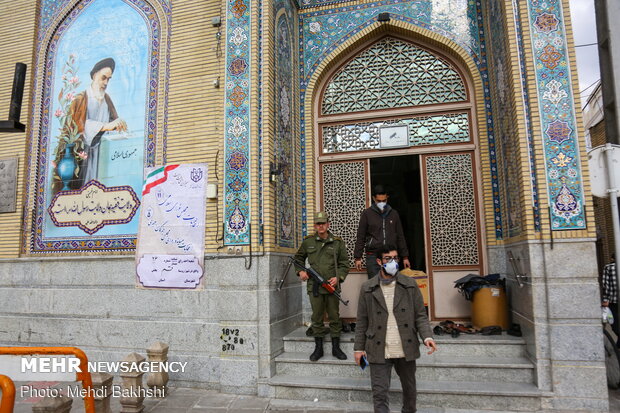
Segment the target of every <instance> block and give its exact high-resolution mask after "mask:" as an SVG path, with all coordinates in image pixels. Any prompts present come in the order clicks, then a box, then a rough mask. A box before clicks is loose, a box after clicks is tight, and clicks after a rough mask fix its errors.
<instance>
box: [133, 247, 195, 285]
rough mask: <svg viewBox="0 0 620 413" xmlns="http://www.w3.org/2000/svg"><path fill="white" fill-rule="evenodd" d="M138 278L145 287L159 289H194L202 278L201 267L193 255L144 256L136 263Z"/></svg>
mask: <svg viewBox="0 0 620 413" xmlns="http://www.w3.org/2000/svg"><path fill="white" fill-rule="evenodd" d="M138 277H139V279H140V282H141V283H142V284H143V285H145V286H157V287H160V288H180V287H179V283H181V282H182V283H183V288H196V287H197V286H198V285H199V284H200V279H201V278H202V267H201V265H200V261H199V260H198V257H194V256H193V255H155V254H144V255H143V256H142V258H140V261H139V262H138Z"/></svg>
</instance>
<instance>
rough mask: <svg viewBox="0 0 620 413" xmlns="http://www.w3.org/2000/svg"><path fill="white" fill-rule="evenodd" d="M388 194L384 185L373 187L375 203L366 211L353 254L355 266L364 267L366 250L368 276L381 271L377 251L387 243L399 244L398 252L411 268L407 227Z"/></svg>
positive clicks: (362, 216)
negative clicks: (388, 202)
mask: <svg viewBox="0 0 620 413" xmlns="http://www.w3.org/2000/svg"><path fill="white" fill-rule="evenodd" d="M388 198H389V196H388V193H387V191H386V190H385V188H384V187H383V185H376V186H375V187H374V188H373V189H372V201H373V203H372V205H371V206H370V208H366V209H365V210H364V211H362V215H361V216H360V222H359V225H358V227H357V240H356V241H355V249H354V251H353V256H354V257H355V268H356V269H357V270H361V269H362V254H363V253H364V249H365V250H366V272H367V273H368V278H369V279H370V278H372V277H374V276H375V275H377V274H378V273H379V265H378V264H377V251H378V250H379V249H381V248H383V247H384V246H385V245H388V244H390V245H395V246H396V248H397V250H398V255H399V256H400V257H402V262H403V266H404V268H409V267H410V266H411V265H410V264H409V250H408V249H407V242H406V241H405V234H404V233H403V226H402V224H401V221H400V216H399V215H398V212H397V211H396V210H395V209H393V208H392V207H390V206H389V205H388V204H387V201H388Z"/></svg>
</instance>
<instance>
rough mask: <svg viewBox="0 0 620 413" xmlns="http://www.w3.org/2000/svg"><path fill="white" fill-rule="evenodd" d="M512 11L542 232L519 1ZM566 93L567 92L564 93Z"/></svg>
mask: <svg viewBox="0 0 620 413" xmlns="http://www.w3.org/2000/svg"><path fill="white" fill-rule="evenodd" d="M512 10H513V14H514V16H513V17H514V22H515V29H516V36H517V47H518V48H519V54H518V56H519V68H520V74H521V93H522V95H523V111H524V113H525V130H526V132H527V147H528V154H529V167H530V183H531V185H532V210H533V213H534V230H535V231H540V229H541V227H540V205H539V201H538V178H537V174H536V160H535V158H534V139H533V133H532V119H531V114H530V96H529V92H528V82H527V69H526V67H525V55H524V53H525V49H524V47H523V32H522V28H521V12H520V10H519V5H518V3H517V0H512ZM564 93H566V92H564Z"/></svg>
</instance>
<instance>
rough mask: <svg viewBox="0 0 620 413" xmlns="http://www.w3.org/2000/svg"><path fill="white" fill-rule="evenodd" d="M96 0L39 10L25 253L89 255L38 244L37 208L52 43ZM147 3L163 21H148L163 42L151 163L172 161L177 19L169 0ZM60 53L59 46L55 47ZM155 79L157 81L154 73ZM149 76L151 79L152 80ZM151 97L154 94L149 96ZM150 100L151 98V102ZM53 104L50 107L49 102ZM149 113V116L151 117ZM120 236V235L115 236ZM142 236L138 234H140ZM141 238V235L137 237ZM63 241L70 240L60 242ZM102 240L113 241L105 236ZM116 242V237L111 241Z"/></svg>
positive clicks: (128, 248) (70, 0) (129, 249)
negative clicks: (168, 151)
mask: <svg viewBox="0 0 620 413" xmlns="http://www.w3.org/2000/svg"><path fill="white" fill-rule="evenodd" d="M93 1H95V0H64V1H61V2H60V3H64V4H61V5H59V6H57V8H56V9H55V10H53V11H52V16H53V17H51V18H49V16H46V15H45V14H44V12H43V7H44V6H45V4H44V3H45V1H44V0H39V1H38V2H37V3H38V6H37V7H38V13H37V19H36V24H35V37H34V47H33V64H32V72H31V73H32V74H31V79H32V80H31V82H30V85H29V88H30V89H29V93H30V108H29V109H30V111H29V113H28V125H27V128H26V151H27V156H26V161H25V165H26V167H25V172H24V173H25V185H24V192H23V208H24V212H23V214H22V216H23V225H24V230H23V231H22V235H21V242H20V244H21V246H20V255H21V256H39V255H41V254H46V255H47V254H50V253H53V254H54V255H58V256H63V255H72V256H74V255H83V253H84V252H85V251H84V250H82V249H80V248H78V249H76V248H70V249H66V250H65V249H58V250H45V251H43V250H35V249H33V244H34V242H35V237H36V236H37V233H36V229H37V222H36V221H37V216H38V215H37V214H38V213H37V212H36V209H37V208H40V207H41V206H40V205H39V204H38V203H37V196H38V190H39V187H40V185H41V179H42V171H41V169H40V165H39V163H40V157H41V156H42V153H41V148H40V144H41V139H42V135H41V133H42V131H43V130H44V129H45V125H44V124H43V123H44V122H45V117H46V116H48V112H46V110H45V109H46V89H47V88H48V86H47V85H46V82H48V81H50V79H47V77H46V75H47V72H48V71H49V68H48V66H49V64H50V62H49V59H48V58H49V55H50V48H51V47H52V46H55V45H56V44H57V43H58V40H59V37H60V33H59V32H58V30H59V29H60V28H61V27H62V25H63V24H64V23H65V22H66V21H67V19H73V20H74V19H76V18H77V17H78V15H79V14H81V12H82V11H83V9H84V8H85V7H88V5H90V4H91V3H92V2H93ZM122 1H123V2H125V3H129V1H127V0H122ZM137 3H144V4H147V5H148V6H149V7H150V8H151V10H152V11H153V15H154V16H153V19H154V20H156V21H157V23H158V28H157V29H154V28H152V27H150V25H149V21H148V20H145V24H146V27H147V28H148V32H149V42H151V43H153V36H154V30H156V33H157V37H158V40H157V45H158V53H157V57H156V58H152V59H155V60H156V61H157V63H158V66H157V70H158V73H157V76H156V79H155V80H156V82H157V88H156V89H155V91H154V93H153V94H152V96H153V97H152V99H153V100H157V109H156V110H155V111H154V112H153V114H152V119H149V120H148V123H153V124H154V125H155V128H154V133H153V137H152V139H151V141H150V142H147V139H148V138H145V160H146V158H147V157H148V161H147V163H148V164H149V165H151V164H152V165H156V164H163V163H165V162H166V136H167V123H168V118H167V117H168V115H167V112H168V81H167V79H169V78H170V50H171V35H172V32H171V30H172V24H171V23H172V22H171V9H170V1H169V0H136V1H135V2H134V6H132V7H134V8H139V6H140V5H139V4H137ZM136 12H137V13H141V17H142V18H143V19H144V16H146V15H147V12H146V11H145V10H144V9H143V8H142V11H138V10H136ZM52 52H54V53H55V50H52ZM149 80H150V81H152V80H153V79H151V78H150V77H149ZM150 81H149V83H150ZM147 98H148V97H147ZM149 106H150V104H149ZM48 110H49V108H48ZM148 116H149V115H148V113H147V117H148ZM149 145H152V147H153V149H152V155H151V156H149V151H148V146H149ZM111 238H114V236H111ZM136 238H137V234H136ZM134 239H135V238H134ZM127 240H128V243H127V245H123V246H122V247H120V248H119V247H118V246H111V247H109V248H108V247H106V246H102V247H100V248H97V249H96V253H97V254H99V255H105V254H119V253H121V254H123V253H133V250H134V248H135V242H130V239H129V238H128V239H127ZM67 242H68V243H70V244H72V245H77V244H76V243H75V242H74V241H73V240H68V241H67ZM57 244H65V243H64V242H60V243H57ZM100 244H101V245H104V244H107V243H106V242H101V243H100ZM111 244H114V243H111Z"/></svg>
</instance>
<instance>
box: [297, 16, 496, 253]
mask: <svg viewBox="0 0 620 413" xmlns="http://www.w3.org/2000/svg"><path fill="white" fill-rule="evenodd" d="M387 36H393V37H396V38H398V39H400V40H404V41H407V42H410V43H414V44H417V45H420V46H422V47H423V48H425V49H427V50H429V51H431V52H433V53H437V54H439V55H440V56H442V57H443V58H445V59H447V60H448V61H449V62H450V63H452V64H454V65H455V68H456V69H457V71H458V72H459V74H461V76H463V80H464V82H465V87H466V90H467V93H468V97H467V98H468V101H469V102H470V104H471V111H472V117H473V119H472V129H473V137H472V138H473V139H472V142H473V144H474V146H475V148H474V149H475V150H474V153H475V159H476V164H477V165H478V168H477V169H478V170H477V174H476V175H477V180H476V184H477V186H478V188H479V189H480V190H479V191H478V194H479V195H478V199H477V201H478V202H479V205H480V210H479V219H480V223H481V224H482V228H481V232H480V242H481V245H482V246H483V256H482V259H483V262H485V261H486V252H485V251H484V250H485V248H484V247H485V246H486V245H487V239H490V237H491V236H492V235H493V234H494V231H493V229H494V228H495V222H494V214H493V210H489V209H488V207H487V208H486V209H485V208H484V206H486V205H487V204H489V202H485V199H483V198H482V194H492V193H493V192H492V191H493V185H492V171H491V167H492V161H491V159H490V151H489V142H488V141H487V140H485V139H481V137H483V136H487V133H488V130H487V118H486V109H485V96H484V84H483V79H482V76H481V74H480V70H479V68H478V66H477V65H476V64H475V62H474V59H473V58H472V56H471V55H470V53H469V52H467V51H466V50H465V49H464V48H463V47H461V46H459V45H458V44H457V43H456V42H454V41H453V40H451V39H448V38H446V37H445V36H442V35H440V34H438V33H436V32H433V31H431V30H428V29H424V28H421V27H418V26H415V25H413V24H410V23H407V22H403V21H400V20H396V19H392V20H390V21H389V22H388V23H379V22H375V23H372V24H371V25H369V26H367V27H365V28H363V29H362V30H360V31H359V32H358V33H356V34H354V35H351V36H346V37H344V38H343V39H341V41H340V44H339V45H338V46H337V47H336V48H335V49H334V50H333V51H332V52H331V53H330V54H329V55H327V56H326V57H325V58H324V59H323V60H322V61H321V63H319V64H318V66H317V68H316V69H315V71H314V72H313V74H312V76H311V77H310V79H309V80H308V84H307V86H306V88H305V90H304V92H305V96H306V99H305V101H304V105H303V108H302V110H303V111H304V112H303V115H304V116H303V119H304V125H302V129H303V130H304V131H305V133H304V135H303V142H302V143H303V145H304V147H305V154H306V156H305V157H304V158H305V159H304V161H303V162H305V168H303V170H305V176H304V179H305V181H306V183H307V186H306V188H305V198H306V203H305V205H306V208H307V209H306V213H305V214H304V216H307V214H308V211H310V213H311V212H312V211H314V210H315V209H316V208H317V204H318V201H319V200H320V188H319V185H318V184H317V183H318V182H319V181H318V178H319V173H318V169H317V166H318V157H319V154H320V151H319V145H318V141H317V136H319V133H318V119H319V106H320V104H319V100H320V97H321V94H322V91H323V89H324V88H325V84H326V83H327V82H328V81H329V80H330V79H331V77H332V75H333V74H334V73H335V72H336V71H337V70H338V69H339V68H341V67H343V66H344V65H345V64H346V63H347V62H349V61H350V60H351V59H352V58H353V57H354V56H356V55H357V54H358V53H360V52H361V51H363V50H364V49H365V48H366V47H368V46H370V45H371V44H373V43H375V42H377V41H379V40H380V39H381V38H384V37H387ZM310 154H311V156H308V155H310ZM487 197H488V198H491V195H487V196H486V197H485V198H487ZM491 205H492V201H491ZM304 221H306V220H304ZM304 225H307V222H304ZM489 231H491V232H489Z"/></svg>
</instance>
